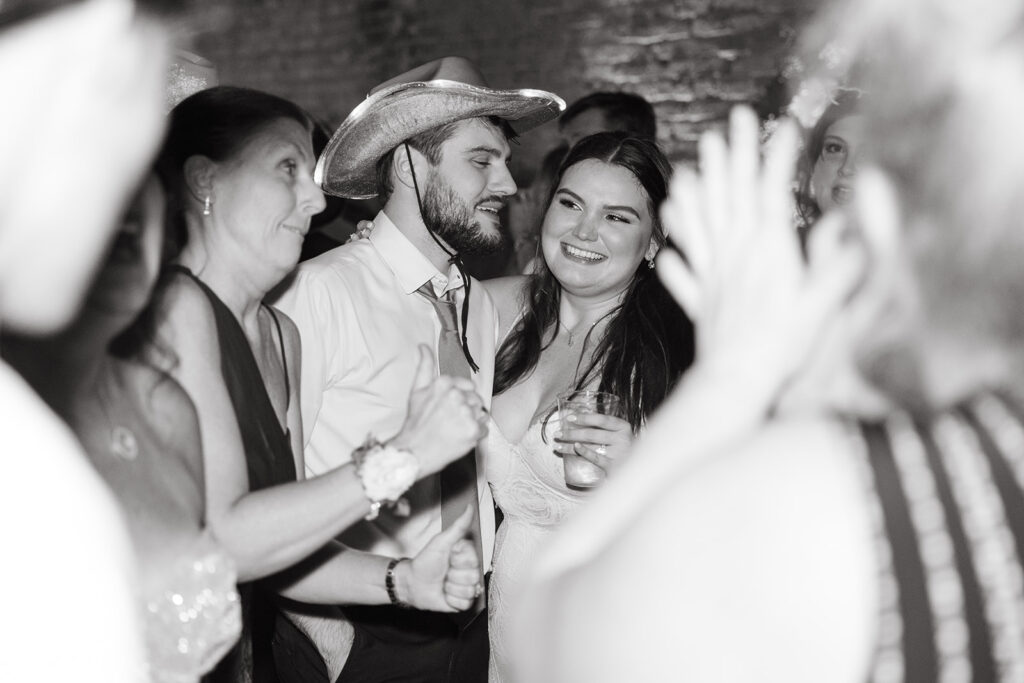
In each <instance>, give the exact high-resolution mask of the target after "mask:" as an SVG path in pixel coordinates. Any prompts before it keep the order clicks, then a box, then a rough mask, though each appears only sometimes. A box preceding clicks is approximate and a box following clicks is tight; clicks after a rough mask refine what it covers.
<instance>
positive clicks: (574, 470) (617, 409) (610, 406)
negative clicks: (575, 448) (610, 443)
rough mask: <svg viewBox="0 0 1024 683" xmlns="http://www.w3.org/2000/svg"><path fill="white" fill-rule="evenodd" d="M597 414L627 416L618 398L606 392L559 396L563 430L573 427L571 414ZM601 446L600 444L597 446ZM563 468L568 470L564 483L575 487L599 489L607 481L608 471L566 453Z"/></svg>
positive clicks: (584, 459) (563, 458)
mask: <svg viewBox="0 0 1024 683" xmlns="http://www.w3.org/2000/svg"><path fill="white" fill-rule="evenodd" d="M587 413H598V414H601V415H614V416H615V417H624V415H623V412H622V406H621V403H620V401H619V397H618V396H616V395H614V394H609V393H608V392H605V391H570V392H566V393H564V394H559V395H558V417H559V420H561V424H562V429H565V428H566V427H568V426H571V423H569V422H567V421H566V420H567V418H568V417H569V416H570V415H583V414H587ZM595 445H601V444H595ZM562 466H563V467H564V469H565V483H566V485H568V486H572V487H575V488H590V487H593V486H597V485H598V484H599V483H601V481H603V480H604V478H605V471H604V470H603V469H601V468H600V467H598V466H597V465H595V464H594V463H592V462H590V461H589V460H587V459H586V458H584V457H582V456H580V455H577V454H576V453H564V454H563V455H562Z"/></svg>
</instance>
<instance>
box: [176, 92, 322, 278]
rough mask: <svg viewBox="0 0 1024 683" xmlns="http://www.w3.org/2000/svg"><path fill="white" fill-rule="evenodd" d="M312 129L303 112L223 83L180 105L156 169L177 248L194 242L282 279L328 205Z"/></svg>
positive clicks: (276, 99) (240, 264) (271, 97)
mask: <svg viewBox="0 0 1024 683" xmlns="http://www.w3.org/2000/svg"><path fill="white" fill-rule="evenodd" d="M312 131H313V124H312V121H311V120H310V118H309V116H308V115H307V114H306V113H305V112H304V111H303V110H302V109H301V108H300V107H298V106H297V105H295V104H293V103H292V102H289V101H288V100H285V99H283V98H280V97H277V96H275V95H270V94H268V93H263V92H260V91H257V90H250V89H248V88H237V87H231V86H217V87H214V88H210V89H207V90H202V91H200V92H198V93H196V94H194V95H191V96H190V97H188V98H186V99H185V100H183V101H182V102H181V103H179V104H178V105H177V106H176V107H175V108H174V109H173V110H172V111H171V116H170V124H169V130H168V134H167V139H166V140H165V142H164V145H163V148H162V150H161V152H160V156H159V158H158V162H157V168H158V170H159V172H160V175H161V177H162V179H163V181H164V184H165V186H166V188H167V199H168V216H169V225H168V229H169V230H173V231H174V238H175V240H176V241H177V243H178V248H179V249H180V248H183V245H184V244H185V243H187V242H192V241H195V243H196V245H195V248H201V249H204V250H205V251H206V252H207V253H211V251H216V252H217V253H218V254H221V255H222V256H225V257H228V258H231V259H233V260H234V261H235V262H237V265H238V267H239V268H240V269H243V270H245V269H248V268H254V269H261V268H265V269H267V278H266V279H272V278H273V277H276V278H277V279H276V280H274V282H276V281H279V280H280V279H281V278H283V277H284V276H285V275H286V274H287V273H288V271H290V270H291V269H292V268H293V267H294V266H295V264H296V263H297V262H298V258H299V252H300V250H301V248H302V240H303V238H304V237H305V235H306V232H307V231H308V230H309V225H310V219H311V218H312V216H313V215H315V214H316V213H318V212H320V211H321V210H322V209H323V208H324V199H323V194H322V193H321V192H320V189H319V188H318V187H317V186H316V184H315V183H314V182H313V166H314V163H315V157H314V156H313V143H312ZM261 279H262V278H261Z"/></svg>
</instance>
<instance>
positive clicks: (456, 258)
mask: <svg viewBox="0 0 1024 683" xmlns="http://www.w3.org/2000/svg"><path fill="white" fill-rule="evenodd" d="M402 145H403V146H404V147H405V158H406V159H408V160H409V173H410V174H411V175H412V189H413V191H415V192H416V207H417V208H418V209H419V211H420V220H421V221H423V227H425V228H426V229H427V234H428V235H430V238H431V239H432V240H434V243H435V244H437V246H438V247H440V249H441V251H443V252H444V253H445V254H447V256H448V262H449V263H454V264H455V267H456V268H458V270H459V275H461V276H462V283H463V286H464V287H465V288H466V294H465V296H463V297H462V353H463V355H464V356H465V357H466V362H468V363H469V367H470V369H471V370H472V371H473V372H480V366H479V365H477V364H476V361H475V360H473V354H472V353H470V352H469V340H468V339H467V338H466V330H467V329H468V327H469V287H470V279H469V274H468V273H467V272H466V266H465V264H464V263H463V262H462V256H460V255H459V253H458V252H457V251H452V250H451V249H450V248H449V247H448V246H447V245H445V244H444V243H443V242H441V238H440V237H438V236H437V235H436V234H434V229H433V228H432V227H430V225H429V224H428V223H427V220H426V218H425V217H424V215H423V199H422V197H421V196H420V184H419V182H418V181H417V180H416V168H415V167H414V166H413V163H412V153H411V152H410V151H409V143H408V142H404V143H402Z"/></svg>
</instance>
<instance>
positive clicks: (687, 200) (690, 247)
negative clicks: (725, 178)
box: [661, 166, 711, 275]
mask: <svg viewBox="0 0 1024 683" xmlns="http://www.w3.org/2000/svg"><path fill="white" fill-rule="evenodd" d="M675 173H676V177H675V178H673V180H672V190H671V193H670V194H669V198H668V200H667V201H666V202H665V203H664V204H662V206H661V219H662V221H663V222H664V224H665V226H666V229H667V230H668V234H669V235H670V236H671V238H672V243H673V244H674V245H675V246H676V247H677V248H678V249H679V250H680V251H681V252H682V253H683V254H685V255H686V261H687V263H688V264H689V267H690V269H691V270H692V271H693V272H694V273H695V274H697V275H700V274H701V273H706V272H707V270H708V268H709V267H710V264H711V242H710V240H711V236H710V235H709V234H708V226H707V225H705V224H704V220H703V219H702V218H701V211H700V201H701V199H700V191H699V183H698V179H697V175H696V174H695V173H694V172H693V171H692V170H691V169H689V168H686V167H682V166H681V167H678V168H677V169H676V171H675Z"/></svg>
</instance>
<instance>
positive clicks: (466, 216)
mask: <svg viewBox="0 0 1024 683" xmlns="http://www.w3.org/2000/svg"><path fill="white" fill-rule="evenodd" d="M484 201H501V202H502V203H504V200H503V198H501V197H487V198H486V199H485V200H484ZM474 209H475V207H471V206H467V205H466V203H465V202H464V201H462V200H461V199H460V198H459V196H458V195H456V194H455V191H454V190H452V188H451V186H449V185H448V184H447V183H446V182H445V181H444V180H443V179H442V178H441V177H440V176H439V175H438V174H437V173H434V172H431V174H430V176H429V178H428V181H427V189H426V193H425V194H424V195H423V223H424V224H425V225H426V226H427V229H428V230H430V231H431V232H433V233H434V234H435V235H437V236H438V237H440V238H441V239H443V240H444V241H445V242H447V243H448V245H449V246H450V247H451V248H452V249H454V250H455V252H456V253H458V254H493V253H496V252H498V251H500V250H501V248H502V247H503V246H505V242H506V241H507V238H506V236H505V231H504V230H502V229H501V227H500V226H498V227H495V228H493V229H488V228H485V227H484V226H483V225H481V224H480V221H478V220H476V219H475V218H474V216H473V214H474Z"/></svg>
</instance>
